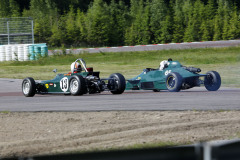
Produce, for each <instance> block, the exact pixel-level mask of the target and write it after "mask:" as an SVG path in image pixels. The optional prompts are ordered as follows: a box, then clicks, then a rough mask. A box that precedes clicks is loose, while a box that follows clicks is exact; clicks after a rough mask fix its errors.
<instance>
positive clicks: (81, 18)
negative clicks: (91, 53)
mask: <svg viewBox="0 0 240 160" xmlns="http://www.w3.org/2000/svg"><path fill="white" fill-rule="evenodd" d="M85 21H86V20H85V14H84V13H83V12H82V11H81V10H80V9H78V11H77V15H76V29H77V30H78V36H76V38H77V39H76V43H77V44H80V45H81V44H82V45H85V44H84V43H85V42H86V37H87V30H86V25H85Z"/></svg>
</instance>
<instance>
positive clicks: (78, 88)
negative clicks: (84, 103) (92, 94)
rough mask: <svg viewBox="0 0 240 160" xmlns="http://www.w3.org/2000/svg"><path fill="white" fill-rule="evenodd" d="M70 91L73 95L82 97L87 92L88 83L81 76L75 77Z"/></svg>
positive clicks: (70, 85) (72, 79)
mask: <svg viewBox="0 0 240 160" xmlns="http://www.w3.org/2000/svg"><path fill="white" fill-rule="evenodd" d="M69 90H70V93H71V95H74V96H77V95H82V94H84V93H85V91H86V82H85V79H84V78H83V77H82V76H81V75H74V76H72V77H71V78H70V81H69Z"/></svg>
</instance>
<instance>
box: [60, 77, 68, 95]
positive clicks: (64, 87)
mask: <svg viewBox="0 0 240 160" xmlns="http://www.w3.org/2000/svg"><path fill="white" fill-rule="evenodd" d="M60 88H61V90H62V91H63V92H67V90H68V78H67V77H64V78H62V79H61V80H60Z"/></svg>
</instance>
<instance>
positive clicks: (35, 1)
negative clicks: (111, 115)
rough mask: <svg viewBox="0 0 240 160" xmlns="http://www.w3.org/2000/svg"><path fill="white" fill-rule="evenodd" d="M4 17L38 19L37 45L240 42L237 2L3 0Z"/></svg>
mask: <svg viewBox="0 0 240 160" xmlns="http://www.w3.org/2000/svg"><path fill="white" fill-rule="evenodd" d="M0 8H1V9H0V17H2V18H6V17H33V19H34V24H35V25H34V34H35V42H36V43H41V42H45V43H47V44H48V45H49V46H68V47H69V46H73V47H81V46H83V47H88V46H119V45H139V44H155V43H170V42H191V41H212V40H229V39H236V38H239V37H240V21H239V18H240V13H239V8H240V2H239V1H238V0H125V1H124V0H89V1H84V0H69V1H66V0H1V1H0Z"/></svg>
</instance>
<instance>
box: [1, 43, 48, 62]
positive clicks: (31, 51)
mask: <svg viewBox="0 0 240 160" xmlns="http://www.w3.org/2000/svg"><path fill="white" fill-rule="evenodd" d="M46 56H48V47H47V45H46V44H45V43H43V44H13V45H1V46H0V61H29V60H37V59H39V58H40V57H46Z"/></svg>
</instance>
